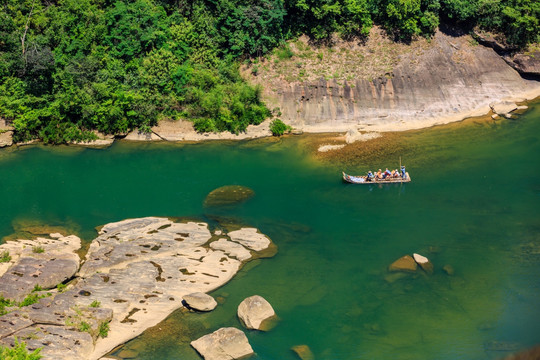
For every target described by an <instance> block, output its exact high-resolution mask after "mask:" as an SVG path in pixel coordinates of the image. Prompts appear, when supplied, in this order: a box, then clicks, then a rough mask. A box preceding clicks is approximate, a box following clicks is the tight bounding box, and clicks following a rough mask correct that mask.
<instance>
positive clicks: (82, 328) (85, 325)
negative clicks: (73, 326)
mask: <svg viewBox="0 0 540 360" xmlns="http://www.w3.org/2000/svg"><path fill="white" fill-rule="evenodd" d="M79 331H80V332H90V324H89V323H87V322H86V321H81V323H80V324H79Z"/></svg>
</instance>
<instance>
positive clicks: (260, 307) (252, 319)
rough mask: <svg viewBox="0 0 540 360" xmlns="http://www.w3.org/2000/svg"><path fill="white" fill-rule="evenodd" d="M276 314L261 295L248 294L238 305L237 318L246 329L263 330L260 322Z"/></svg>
mask: <svg viewBox="0 0 540 360" xmlns="http://www.w3.org/2000/svg"><path fill="white" fill-rule="evenodd" d="M275 316H276V312H275V311H274V309H273V308H272V305H270V303H269V302H268V301H266V300H265V299H264V298H263V297H262V296H259V295H253V296H250V297H248V298H246V299H244V301H242V302H241V303H240V305H238V318H239V319H240V321H241V322H242V324H243V325H244V326H245V327H246V328H248V329H255V330H264V327H263V326H262V323H263V322H264V321H266V320H269V319H271V318H273V317H275Z"/></svg>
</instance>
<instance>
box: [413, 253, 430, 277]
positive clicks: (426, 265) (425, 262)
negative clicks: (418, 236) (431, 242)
mask: <svg viewBox="0 0 540 360" xmlns="http://www.w3.org/2000/svg"><path fill="white" fill-rule="evenodd" d="M413 257H414V261H416V263H417V264H418V265H420V267H421V268H422V269H424V271H425V272H427V273H429V274H431V273H433V264H432V263H431V261H429V259H428V258H427V257H425V256H422V255H420V254H416V253H415V254H413Z"/></svg>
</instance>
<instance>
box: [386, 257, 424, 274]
mask: <svg viewBox="0 0 540 360" xmlns="http://www.w3.org/2000/svg"><path fill="white" fill-rule="evenodd" d="M417 267H418V265H417V264H416V261H414V259H413V258H412V257H410V256H409V255H405V256H403V257H401V258H399V259H397V260H396V261H394V262H393V263H392V264H391V265H390V267H389V268H388V270H390V271H406V272H414V271H416V269H417Z"/></svg>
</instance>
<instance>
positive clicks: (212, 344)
mask: <svg viewBox="0 0 540 360" xmlns="http://www.w3.org/2000/svg"><path fill="white" fill-rule="evenodd" d="M191 346H193V347H194V348H195V350H197V352H198V353H199V354H201V356H202V357H203V358H204V359H205V360H230V359H240V358H244V357H247V356H249V355H252V354H253V349H252V348H251V345H250V344H249V342H248V339H247V337H246V334H244V333H243V332H242V331H241V330H238V329H236V328H233V327H228V328H221V329H219V330H216V331H214V332H213V333H211V334H208V335H205V336H203V337H201V338H199V339H197V340H194V341H192V342H191Z"/></svg>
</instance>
